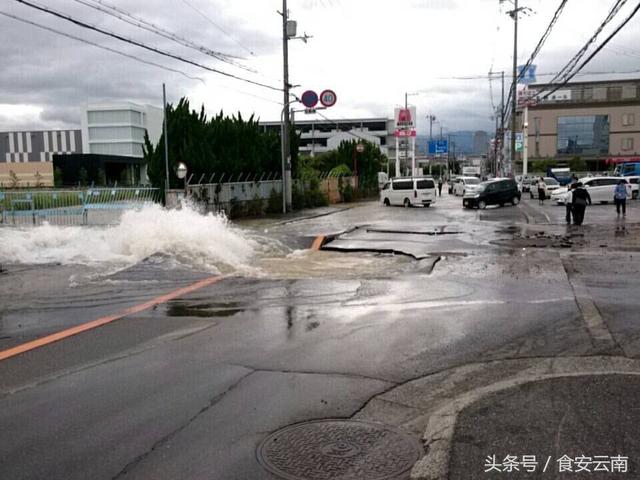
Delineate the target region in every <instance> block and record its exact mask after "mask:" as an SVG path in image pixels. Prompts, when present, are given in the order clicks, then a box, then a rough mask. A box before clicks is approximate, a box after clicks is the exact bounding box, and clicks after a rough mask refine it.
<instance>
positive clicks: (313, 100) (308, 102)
mask: <svg viewBox="0 0 640 480" xmlns="http://www.w3.org/2000/svg"><path fill="white" fill-rule="evenodd" d="M300 100H301V101H302V104H303V105H304V106H305V107H307V108H313V107H315V106H316V105H317V104H318V94H317V93H316V92H314V91H313V90H307V91H306V92H304V93H303V94H302V98H301V99H300Z"/></svg>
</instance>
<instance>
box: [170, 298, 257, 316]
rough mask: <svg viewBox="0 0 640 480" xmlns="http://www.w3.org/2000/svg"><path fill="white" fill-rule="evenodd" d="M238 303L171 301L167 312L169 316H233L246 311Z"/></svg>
mask: <svg viewBox="0 0 640 480" xmlns="http://www.w3.org/2000/svg"><path fill="white" fill-rule="evenodd" d="M237 305H238V304H235V303H228V304H215V303H209V304H203V305H185V304H183V303H173V302H172V303H169V304H167V306H166V310H165V314H166V315H167V316H168V317H199V318H212V317H232V316H234V315H236V314H238V313H241V312H244V310H245V309H244V308H238V307H237Z"/></svg>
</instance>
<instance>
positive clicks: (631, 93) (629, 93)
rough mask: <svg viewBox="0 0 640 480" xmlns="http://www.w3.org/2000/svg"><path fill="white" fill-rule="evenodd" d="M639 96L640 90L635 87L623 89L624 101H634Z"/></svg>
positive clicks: (629, 86) (628, 86)
mask: <svg viewBox="0 0 640 480" xmlns="http://www.w3.org/2000/svg"><path fill="white" fill-rule="evenodd" d="M637 95H638V89H637V88H636V86H635V85H625V86H623V87H622V98H623V99H624V100H628V99H634V98H636V96H637Z"/></svg>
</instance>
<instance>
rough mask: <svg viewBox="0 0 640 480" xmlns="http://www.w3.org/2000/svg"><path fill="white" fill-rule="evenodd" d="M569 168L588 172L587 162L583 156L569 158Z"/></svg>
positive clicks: (573, 170)
mask: <svg viewBox="0 0 640 480" xmlns="http://www.w3.org/2000/svg"><path fill="white" fill-rule="evenodd" d="M569 168H570V169H571V171H572V172H586V171H587V162H586V161H585V160H584V159H583V158H581V157H579V156H575V157H573V158H572V159H571V160H569Z"/></svg>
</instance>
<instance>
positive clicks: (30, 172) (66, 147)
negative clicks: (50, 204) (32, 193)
mask: <svg viewBox="0 0 640 480" xmlns="http://www.w3.org/2000/svg"><path fill="white" fill-rule="evenodd" d="M82 149H83V144H82V135H81V132H80V130H36V131H20V132H0V186H5V187H6V186H12V187H13V186H15V187H18V186H20V187H27V186H52V185H53V156H54V155H70V154H75V153H81V152H82Z"/></svg>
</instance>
